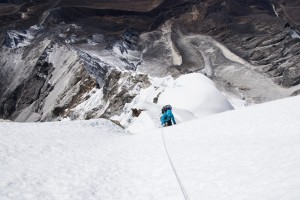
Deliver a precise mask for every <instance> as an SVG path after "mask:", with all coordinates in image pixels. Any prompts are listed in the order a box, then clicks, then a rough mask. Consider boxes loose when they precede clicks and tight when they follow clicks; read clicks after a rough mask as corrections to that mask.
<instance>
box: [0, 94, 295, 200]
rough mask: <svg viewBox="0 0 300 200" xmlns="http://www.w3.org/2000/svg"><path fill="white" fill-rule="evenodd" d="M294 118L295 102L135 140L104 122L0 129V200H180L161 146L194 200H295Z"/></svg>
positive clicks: (189, 124)
mask: <svg viewBox="0 0 300 200" xmlns="http://www.w3.org/2000/svg"><path fill="white" fill-rule="evenodd" d="M299 108H300V97H293V98H287V99H283V100H278V101H274V102H270V103H265V104H260V105H255V106H252V107H247V108H241V109H239V110H233V111H227V112H223V113H220V114H215V115H210V116H207V117H203V118H200V119H194V120H191V121H189V122H184V123H181V124H178V125H175V126H172V127H169V128H163V129H162V128H160V129H159V128H157V129H153V130H151V131H146V132H140V133H138V134H130V133H128V132H125V131H124V130H123V129H121V128H119V127H118V126H116V125H114V124H113V123H111V122H110V121H107V120H102V119H99V120H89V121H75V122H55V123H26V124H24V123H23V124H22V123H11V122H1V123H0V199H1V200H8V199H13V200H16V199H22V200H27V199H28V200H29V199H30V200H34V199H36V200H40V199H47V200H49V199H60V200H67V199H68V200H74V199H80V200H86V199H104V200H128V199H130V200H133V199H136V200H141V199H143V200H147V199H149V200H150V199H157V200H177V199H178V200H179V199H184V196H183V194H182V191H181V189H180V186H179V184H178V181H177V179H176V176H175V174H174V171H173V169H172V167H171V164H170V162H169V160H168V156H167V154H166V149H165V146H164V141H163V137H162V136H164V139H165V144H166V147H167V151H168V152H169V155H170V158H171V161H172V162H173V164H174V168H175V170H176V172H177V174H178V177H179V180H180V182H181V183H182V186H183V187H184V189H185V192H186V194H187V197H188V198H189V199H190V200H193V199H195V200H196V199H197V200H198V199H201V200H212V199H213V200H224V199H230V200H241V199H243V200H266V199H276V200H299V199H300V190H299V188H300V173H299V169H300V125H299V121H300V112H299ZM145 123H147V121H145ZM145 126H146V125H145Z"/></svg>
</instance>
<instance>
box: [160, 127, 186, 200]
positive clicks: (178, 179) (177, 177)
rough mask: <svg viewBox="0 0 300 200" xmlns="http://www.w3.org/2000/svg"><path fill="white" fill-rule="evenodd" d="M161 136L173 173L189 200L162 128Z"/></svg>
mask: <svg viewBox="0 0 300 200" xmlns="http://www.w3.org/2000/svg"><path fill="white" fill-rule="evenodd" d="M161 136H162V140H163V143H164V146H165V150H166V153H167V156H168V159H169V161H170V164H171V166H172V169H173V172H174V174H175V176H176V179H177V182H178V184H179V186H180V188H181V191H182V194H183V196H184V198H185V200H189V197H188V195H187V193H186V191H185V189H184V187H183V184H182V182H181V180H180V178H179V176H178V174H177V171H176V169H175V167H174V164H173V162H172V159H171V157H170V154H169V152H168V149H167V145H166V142H165V136H164V132H163V128H161Z"/></svg>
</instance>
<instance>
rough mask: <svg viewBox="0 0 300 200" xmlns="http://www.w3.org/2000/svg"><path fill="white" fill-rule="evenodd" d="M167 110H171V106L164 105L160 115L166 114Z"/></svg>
mask: <svg viewBox="0 0 300 200" xmlns="http://www.w3.org/2000/svg"><path fill="white" fill-rule="evenodd" d="M167 110H172V106H171V105H165V106H164V107H163V108H162V110H161V111H162V113H165V112H167Z"/></svg>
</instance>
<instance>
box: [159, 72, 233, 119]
mask: <svg viewBox="0 0 300 200" xmlns="http://www.w3.org/2000/svg"><path fill="white" fill-rule="evenodd" d="M158 103H159V104H160V105H165V104H171V105H172V106H173V107H175V108H179V109H183V110H187V111H190V112H192V113H193V114H194V115H195V116H196V117H197V118H200V117H203V116H206V115H211V114H215V113H219V112H224V111H227V110H232V109H233V107H232V105H231V104H230V103H229V102H228V100H227V99H226V98H225V97H224V96H223V95H222V94H221V92H219V90H218V89H217V88H216V86H215V84H214V83H213V82H212V81H211V80H210V79H208V78H207V77H205V76H204V75H202V74H199V73H192V74H187V75H184V76H181V77H179V78H178V79H176V81H175V82H174V85H173V86H172V87H169V88H166V89H165V91H164V92H163V93H162V94H161V95H160V96H159V100H158Z"/></svg>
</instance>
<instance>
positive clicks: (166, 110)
mask: <svg viewBox="0 0 300 200" xmlns="http://www.w3.org/2000/svg"><path fill="white" fill-rule="evenodd" d="M161 112H162V115H161V117H160V121H161V125H162V126H172V122H173V124H176V121H175V118H174V115H173V113H172V106H170V105H166V106H164V107H163V109H162V110H161Z"/></svg>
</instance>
